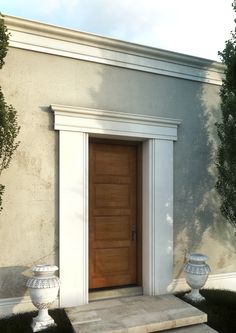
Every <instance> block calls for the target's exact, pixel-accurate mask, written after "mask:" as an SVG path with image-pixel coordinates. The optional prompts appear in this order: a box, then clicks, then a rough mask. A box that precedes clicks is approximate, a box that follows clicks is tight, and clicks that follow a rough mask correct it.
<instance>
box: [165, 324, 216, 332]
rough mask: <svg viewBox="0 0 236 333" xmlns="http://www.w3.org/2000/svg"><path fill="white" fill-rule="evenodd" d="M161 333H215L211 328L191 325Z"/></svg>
mask: <svg viewBox="0 0 236 333" xmlns="http://www.w3.org/2000/svg"><path fill="white" fill-rule="evenodd" d="M163 333H217V331H215V330H213V328H211V327H209V326H207V325H205V324H200V325H191V326H185V327H180V328H174V329H171V330H167V331H163Z"/></svg>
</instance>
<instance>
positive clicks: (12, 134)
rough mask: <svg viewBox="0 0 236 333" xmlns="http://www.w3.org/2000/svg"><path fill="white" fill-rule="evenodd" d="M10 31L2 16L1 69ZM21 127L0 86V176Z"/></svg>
mask: <svg viewBox="0 0 236 333" xmlns="http://www.w3.org/2000/svg"><path fill="white" fill-rule="evenodd" d="M8 40H9V33H8V32H7V28H6V26H5V25H4V20H3V18H2V17H0V69H1V68H2V66H3V65H4V58H5V56H6V55H7V49H8ZM19 130H20V127H19V126H18V123H17V112H16V110H15V109H14V108H13V106H12V105H7V103H6V102H5V99H4V95H3V93H2V89H1V87H0V176H1V174H2V171H3V170H4V169H7V168H8V166H9V164H10V161H11V158H12V155H13V153H14V151H15V150H16V148H17V147H18V145H19V142H16V137H17V135H18V133H19ZM4 189H5V186H4V185H2V184H0V211H1V210H2V196H3V192H4Z"/></svg>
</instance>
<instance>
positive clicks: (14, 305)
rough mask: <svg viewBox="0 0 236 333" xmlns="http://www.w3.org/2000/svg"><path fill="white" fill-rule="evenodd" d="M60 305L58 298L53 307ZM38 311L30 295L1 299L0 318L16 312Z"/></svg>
mask: <svg viewBox="0 0 236 333" xmlns="http://www.w3.org/2000/svg"><path fill="white" fill-rule="evenodd" d="M58 307H59V300H58V299H57V300H56V301H55V302H54V303H53V306H52V308H58ZM30 311H37V309H36V307H35V306H34V305H33V304H32V302H31V299H30V297H29V296H23V297H11V298H1V299H0V318H1V317H6V316H9V315H12V314H16V313H22V312H30Z"/></svg>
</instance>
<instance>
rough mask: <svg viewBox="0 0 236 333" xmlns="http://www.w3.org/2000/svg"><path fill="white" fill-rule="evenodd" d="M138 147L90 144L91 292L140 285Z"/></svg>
mask: <svg viewBox="0 0 236 333" xmlns="http://www.w3.org/2000/svg"><path fill="white" fill-rule="evenodd" d="M136 212H137V147H136V146H135V145H125V144H123V145H122V144H109V143H90V146H89V288H90V289H93V288H102V287H112V286H121V285H129V284H136V275H137V274H136V266H137V265H136V228H137V226H136V223H137V213H136Z"/></svg>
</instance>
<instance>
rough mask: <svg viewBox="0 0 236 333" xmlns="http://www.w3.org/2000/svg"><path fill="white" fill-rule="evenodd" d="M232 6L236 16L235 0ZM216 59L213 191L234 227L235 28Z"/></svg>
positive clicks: (235, 211) (222, 211)
mask: <svg viewBox="0 0 236 333" xmlns="http://www.w3.org/2000/svg"><path fill="white" fill-rule="evenodd" d="M232 6H233V9H234V11H235V13H236V0H234V1H233V3H232ZM234 22H235V23H236V19H235V20H234ZM219 55H220V57H221V60H222V62H223V64H225V66H226V67H225V77H224V80H223V84H222V87H221V90H220V98H221V110H222V120H221V122H219V123H217V124H216V126H217V133H218V136H219V147H218V152H217V160H216V166H217V169H218V180H217V183H216V189H217V191H218V193H219V194H220V197H221V207H220V208H221V213H222V215H223V216H224V217H226V219H227V220H228V221H229V222H230V223H231V224H232V225H233V226H234V227H236V27H235V29H234V31H232V32H231V38H230V39H229V40H228V41H226V43H225V48H224V50H223V51H222V52H219Z"/></svg>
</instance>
